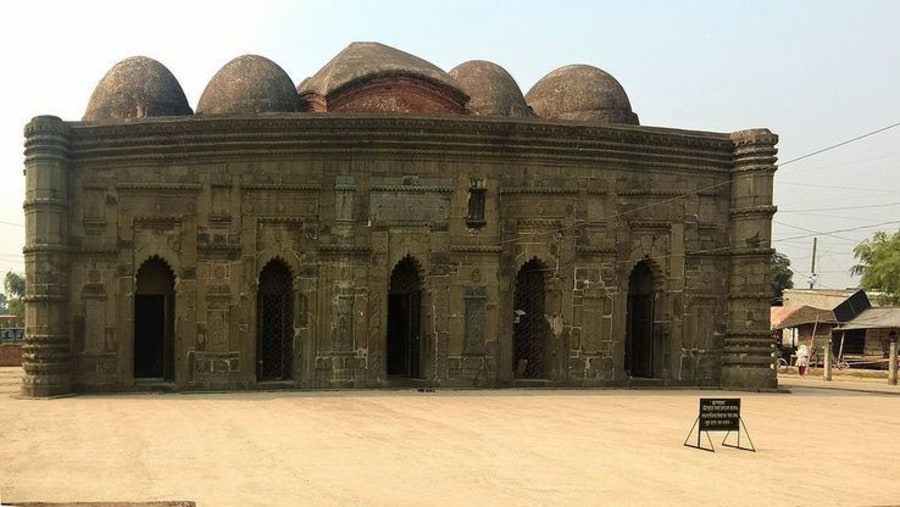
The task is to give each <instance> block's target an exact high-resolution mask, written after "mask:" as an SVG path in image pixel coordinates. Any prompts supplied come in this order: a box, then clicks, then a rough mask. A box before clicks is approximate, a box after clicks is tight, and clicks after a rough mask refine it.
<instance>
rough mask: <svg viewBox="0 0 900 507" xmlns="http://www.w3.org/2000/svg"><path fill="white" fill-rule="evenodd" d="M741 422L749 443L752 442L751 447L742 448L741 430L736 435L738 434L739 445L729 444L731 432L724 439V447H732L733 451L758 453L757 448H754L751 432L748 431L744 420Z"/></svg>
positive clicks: (741, 419)
mask: <svg viewBox="0 0 900 507" xmlns="http://www.w3.org/2000/svg"><path fill="white" fill-rule="evenodd" d="M739 421H740V422H741V427H742V428H744V434H745V435H747V441H748V442H750V447H742V446H741V430H740V429H738V430H737V431H735V433H737V445H734V444H729V443H727V441H728V436H729V435H731V432H730V431H729V432H728V433H726V434H725V438H724V439H722V447H731V448H732V449H740V450H742V451H751V452H756V447H754V446H753V440H752V439H751V438H750V432H749V431H747V425H746V424H744V418H743V417H741V418H740V419H739Z"/></svg>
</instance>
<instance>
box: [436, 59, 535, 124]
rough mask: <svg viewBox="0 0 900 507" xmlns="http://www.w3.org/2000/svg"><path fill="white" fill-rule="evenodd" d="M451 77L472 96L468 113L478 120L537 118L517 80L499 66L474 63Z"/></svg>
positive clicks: (466, 65) (472, 61) (476, 61)
mask: <svg viewBox="0 0 900 507" xmlns="http://www.w3.org/2000/svg"><path fill="white" fill-rule="evenodd" d="M449 74H450V77H452V78H453V79H455V80H456V81H457V82H458V83H459V84H460V86H461V87H462V89H463V90H464V91H465V92H466V93H468V94H469V97H470V100H469V103H468V105H467V109H468V110H469V112H470V113H472V114H474V115H476V116H511V117H519V118H528V117H531V116H534V113H533V112H532V111H531V109H530V108H529V107H528V104H526V103H525V97H524V96H522V90H521V89H520V88H519V85H517V84H516V81H515V79H513V77H512V76H510V75H509V72H506V69H504V68H503V67H501V66H499V65H497V64H496V63H493V62H488V61H484V60H470V61H468V62H464V63H461V64H459V65H457V66H456V67H454V68H453V69H452V70H451V71H450V72H449Z"/></svg>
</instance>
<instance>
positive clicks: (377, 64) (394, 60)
mask: <svg viewBox="0 0 900 507" xmlns="http://www.w3.org/2000/svg"><path fill="white" fill-rule="evenodd" d="M385 75H402V76H411V77H414V78H419V79H423V80H425V81H429V82H431V83H433V84H436V85H438V86H442V87H446V88H450V89H451V90H453V91H456V92H458V93H459V94H461V95H463V96H465V92H463V90H462V89H461V88H460V87H459V84H458V83H457V82H456V81H454V80H453V78H451V77H450V76H449V75H447V73H446V72H444V71H443V70H441V69H440V68H438V67H436V66H435V65H434V64H432V63H430V62H427V61H425V60H423V59H421V58H419V57H418V56H414V55H411V54H409V53H405V52H403V51H400V50H399V49H395V48H392V47H390V46H386V45H384V44H381V43H378V42H353V43H351V44H350V45H349V46H347V47H346V48H344V50H343V51H341V52H340V53H338V54H337V56H335V57H334V58H332V59H331V61H330V62H328V63H326V64H325V66H324V67H322V68H321V69H320V70H319V72H316V74H315V75H314V76H312V77H311V78H309V79H307V80H304V81H303V83H301V84H300V86H299V87H298V91H300V92H301V93H303V92H315V93H317V94H319V95H321V96H323V97H324V96H328V95H330V94H331V93H332V92H334V91H337V90H339V89H341V88H343V87H345V86H347V85H350V84H352V83H354V82H357V81H360V80H364V79H371V78H375V77H381V76H385Z"/></svg>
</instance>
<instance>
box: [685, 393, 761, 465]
mask: <svg viewBox="0 0 900 507" xmlns="http://www.w3.org/2000/svg"><path fill="white" fill-rule="evenodd" d="M741 428H743V430H744V434H745V435H746V437H747V442H749V443H750V446H749V447H746V446H744V445H741ZM694 429H696V430H697V443H696V444H694V443H693V441H692V440H693V439H692V438H691V435H693V434H694ZM710 431H719V432H722V431H724V432H726V433H725V438H724V439H722V446H723V447H731V448H733V449H740V450H742V451H752V452H756V447H755V446H754V445H753V440H752V439H751V438H750V432H749V431H747V425H746V424H744V418H742V417H741V400H740V398H700V410H699V414H698V415H697V418H696V419H694V424H693V426H691V430H690V431H689V432H688V434H687V437H685V439H684V446H685V447H693V448H694V449H700V450H702V451H710V452H716V447H715V446H714V445H713V443H712V438H710V436H709V432H710ZM701 433H706V440H707V442H709V447H708V448H707V447H704V446H703V445H702V440H701V436H700V434H701ZM732 433H736V434H737V443H736V444H733V443H729V442H728V437H729V436H731V434H732ZM688 442H690V443H688Z"/></svg>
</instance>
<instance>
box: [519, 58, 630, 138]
mask: <svg viewBox="0 0 900 507" xmlns="http://www.w3.org/2000/svg"><path fill="white" fill-rule="evenodd" d="M525 100H527V101H528V105H530V106H531V107H532V108H534V112H535V113H537V115H538V116H540V117H542V118H546V119H548V120H567V121H582V122H588V123H603V124H609V123H619V124H627V125H638V117H637V115H636V114H634V112H632V111H631V102H630V101H629V100H628V95H626V94H625V89H624V88H622V85H620V84H619V82H618V81H616V78H614V77H612V76H611V75H609V74H607V73H606V72H604V71H603V70H600V69H598V68H597V67H592V66H590V65H568V66H566V67H561V68H559V69H556V70H554V71H553V72H551V73H549V74H547V75H546V76H544V77H543V78H541V80H540V81H538V82H537V83H536V84H535V85H534V86H533V87H532V88H531V90H529V91H528V94H527V95H526V96H525Z"/></svg>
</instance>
